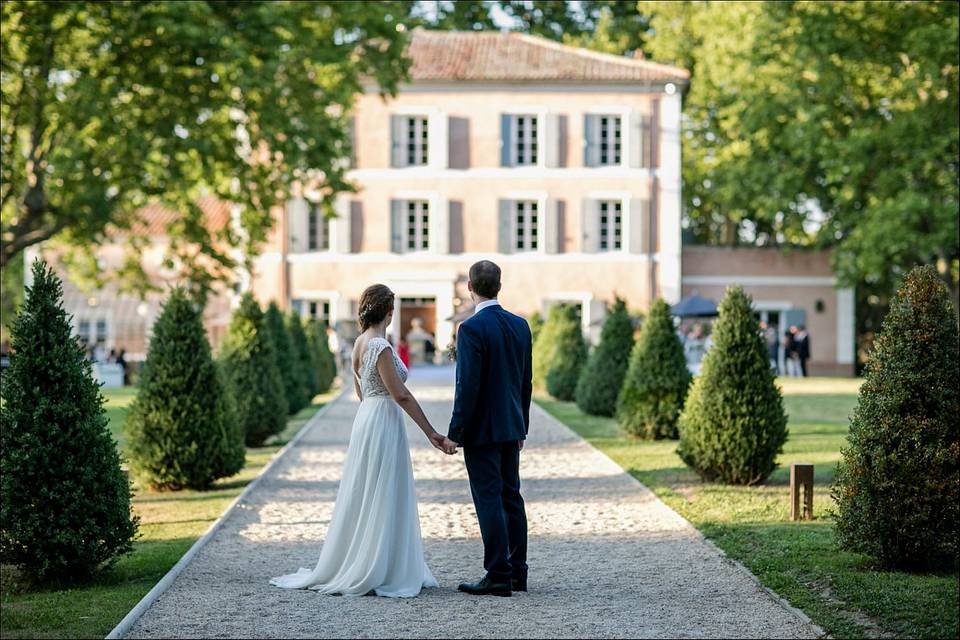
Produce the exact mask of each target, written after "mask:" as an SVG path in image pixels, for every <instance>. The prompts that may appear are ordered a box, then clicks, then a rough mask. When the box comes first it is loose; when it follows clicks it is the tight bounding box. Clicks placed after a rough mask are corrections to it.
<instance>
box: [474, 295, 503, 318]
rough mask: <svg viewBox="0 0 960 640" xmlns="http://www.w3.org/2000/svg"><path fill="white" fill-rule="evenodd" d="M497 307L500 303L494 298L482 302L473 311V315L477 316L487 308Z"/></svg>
mask: <svg viewBox="0 0 960 640" xmlns="http://www.w3.org/2000/svg"><path fill="white" fill-rule="evenodd" d="M499 306H500V302H499V301H498V300H497V299H496V298H494V299H493V300H484V301H483V302H481V303H480V304H478V305H477V306H476V308H475V309H474V310H473V315H477V314H478V313H480V312H481V311H483V310H484V309H486V308H487V307H499Z"/></svg>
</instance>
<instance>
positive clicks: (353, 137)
mask: <svg viewBox="0 0 960 640" xmlns="http://www.w3.org/2000/svg"><path fill="white" fill-rule="evenodd" d="M347 142H348V143H349V144H350V156H349V163H348V165H347V166H348V167H349V168H350V169H356V168H357V116H350V118H349V119H348V120H347Z"/></svg>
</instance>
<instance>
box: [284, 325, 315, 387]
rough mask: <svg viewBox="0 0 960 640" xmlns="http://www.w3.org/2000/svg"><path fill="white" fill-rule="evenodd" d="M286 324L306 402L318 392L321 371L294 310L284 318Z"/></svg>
mask: <svg viewBox="0 0 960 640" xmlns="http://www.w3.org/2000/svg"><path fill="white" fill-rule="evenodd" d="M284 322H285V323H286V325H287V335H289V336H290V346H291V347H292V348H293V354H294V356H295V357H296V361H297V367H298V368H299V369H300V373H301V374H302V377H303V383H304V385H305V387H306V392H307V404H310V403H311V402H312V401H313V396H315V395H317V394H318V393H320V386H321V380H320V378H321V371H320V369H319V367H318V366H317V359H316V356H315V355H314V353H313V350H312V349H311V348H310V341H309V340H307V333H306V331H304V328H303V321H302V320H301V319H300V316H299V315H297V313H296V312H295V311H290V312H289V313H288V314H287V317H286V318H285V319H284Z"/></svg>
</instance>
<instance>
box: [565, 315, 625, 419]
mask: <svg viewBox="0 0 960 640" xmlns="http://www.w3.org/2000/svg"><path fill="white" fill-rule="evenodd" d="M632 349H633V323H632V322H631V321H630V315H629V314H628V313H627V306H626V304H625V303H624V301H623V300H621V299H620V298H617V300H616V302H615V303H614V305H613V309H612V310H611V311H610V315H608V316H607V319H606V321H605V322H604V323H603V330H602V331H601V332H600V342H599V344H597V346H596V348H595V349H594V350H593V351H592V352H591V353H590V356H589V358H588V359H587V364H586V366H584V367H583V371H582V372H581V373H580V379H579V380H578V381H577V390H576V399H577V406H578V407H580V410H581V411H583V412H584V413H589V414H591V415H595V416H612V415H613V414H614V412H615V411H616V408H617V393H618V392H619V391H620V387H621V386H623V379H624V376H626V374H627V364H628V362H629V360H630V351H631V350H632Z"/></svg>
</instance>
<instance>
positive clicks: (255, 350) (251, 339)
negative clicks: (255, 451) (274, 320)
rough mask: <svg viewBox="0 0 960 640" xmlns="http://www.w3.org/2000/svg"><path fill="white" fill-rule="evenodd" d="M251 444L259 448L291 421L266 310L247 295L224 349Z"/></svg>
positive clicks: (222, 353) (225, 367)
mask: <svg viewBox="0 0 960 640" xmlns="http://www.w3.org/2000/svg"><path fill="white" fill-rule="evenodd" d="M220 360H221V362H222V363H223V370H224V371H225V372H226V374H227V378H228V380H229V382H230V389H231V391H232V392H233V397H234V400H235V401H236V410H237V416H238V419H239V421H240V425H241V427H242V429H243V432H244V434H245V437H246V443H247V446H251V447H259V446H260V445H262V444H263V443H264V441H265V440H266V439H267V438H269V437H270V436H272V435H274V434H277V433H280V432H281V431H283V429H284V427H285V426H286V424H287V396H286V391H285V389H284V386H283V378H281V377H280V370H279V368H278V367H277V354H276V351H275V348H274V346H273V339H272V338H271V337H270V332H269V331H267V329H266V327H265V325H264V318H263V312H262V311H261V310H260V306H259V305H258V304H257V301H256V300H254V298H253V296H252V295H251V294H249V293H247V294H245V295H244V296H243V298H242V299H241V301H240V306H239V307H238V308H237V310H236V311H234V313H233V317H232V318H231V319H230V326H229V328H228V329H227V335H226V336H225V337H224V339H223V345H222V347H221V351H220Z"/></svg>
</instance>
